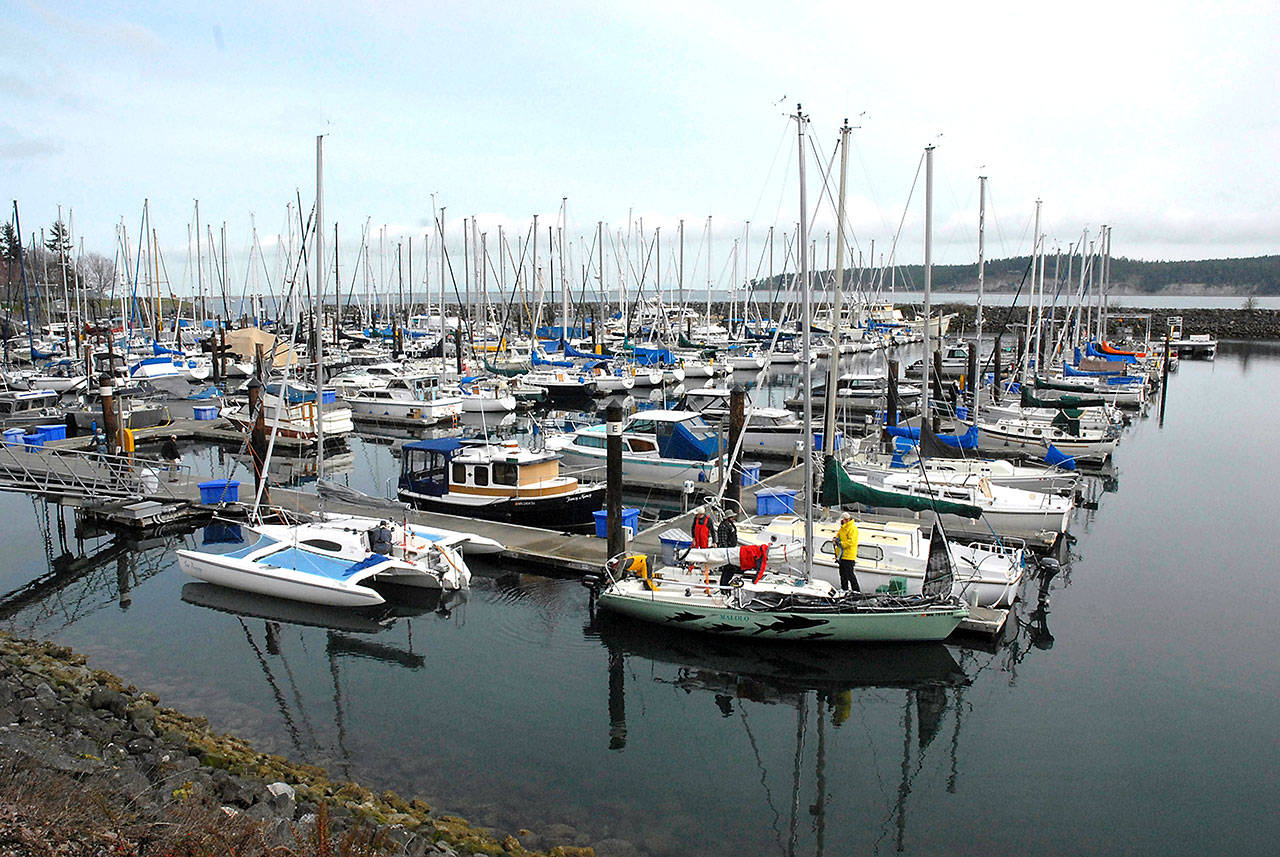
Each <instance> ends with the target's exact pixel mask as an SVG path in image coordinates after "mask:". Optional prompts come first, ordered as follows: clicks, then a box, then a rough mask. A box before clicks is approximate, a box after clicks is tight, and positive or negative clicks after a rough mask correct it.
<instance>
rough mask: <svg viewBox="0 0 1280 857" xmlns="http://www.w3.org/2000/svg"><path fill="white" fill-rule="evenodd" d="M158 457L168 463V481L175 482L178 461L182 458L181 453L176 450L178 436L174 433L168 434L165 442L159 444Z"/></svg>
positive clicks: (176, 479)
mask: <svg viewBox="0 0 1280 857" xmlns="http://www.w3.org/2000/svg"><path fill="white" fill-rule="evenodd" d="M160 457H161V458H163V459H164V461H165V464H166V465H168V468H169V481H170V482H177V481H178V463H179V462H180V461H181V460H182V453H181V452H179V451H178V436H177V435H176V434H171V435H169V437H168V438H166V439H165V442H164V443H162V444H160Z"/></svg>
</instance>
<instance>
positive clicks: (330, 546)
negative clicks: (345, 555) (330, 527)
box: [302, 539, 342, 553]
mask: <svg viewBox="0 0 1280 857" xmlns="http://www.w3.org/2000/svg"><path fill="white" fill-rule="evenodd" d="M302 544H304V545H306V546H307V547H309V548H315V549H316V550H321V551H329V552H330V553H338V552H339V551H341V550H342V545H340V544H338V543H337V542H333V541H330V540H329V539H303V540H302Z"/></svg>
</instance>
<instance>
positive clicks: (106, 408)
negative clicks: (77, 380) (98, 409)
mask: <svg viewBox="0 0 1280 857" xmlns="http://www.w3.org/2000/svg"><path fill="white" fill-rule="evenodd" d="M113 384H114V382H113V381H112V379H111V373H110V372H103V373H102V377H101V379H100V380H99V382H98V397H99V398H100V399H101V400H102V433H103V434H104V435H106V438H107V452H108V454H112V455H114V454H115V451H116V441H117V433H118V427H117V425H116V403H115V398H116V397H115V395H114V393H113V391H112V385H113Z"/></svg>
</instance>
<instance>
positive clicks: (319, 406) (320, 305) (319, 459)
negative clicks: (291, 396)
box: [223, 134, 325, 482]
mask: <svg viewBox="0 0 1280 857" xmlns="http://www.w3.org/2000/svg"><path fill="white" fill-rule="evenodd" d="M315 237H316V248H315V257H316V287H315V289H314V291H315V296H316V306H315V316H316V317H315V323H314V324H313V325H312V327H313V328H314V329H315V336H316V353H315V361H316V481H317V482H318V481H319V480H321V479H324V268H325V264H324V261H325V260H324V135H323V134H318V135H316V225H315ZM225 260H226V257H225V256H224V257H223V264H224V266H225V264H226V261H225ZM283 396H284V392H283V390H282V391H281V405H282V406H283V404H284V400H283Z"/></svg>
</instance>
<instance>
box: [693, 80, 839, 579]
mask: <svg viewBox="0 0 1280 857" xmlns="http://www.w3.org/2000/svg"><path fill="white" fill-rule="evenodd" d="M795 119H796V141H797V144H798V147H799V150H800V240H799V242H797V244H798V249H799V250H800V295H801V307H800V324H801V327H800V330H801V334H800V343H801V350H802V352H803V353H802V354H801V359H802V360H803V361H804V391H805V394H804V493H803V495H802V496H803V497H804V546H805V551H804V576H805V578H806V579H807V578H811V577H812V576H813V397H812V396H811V395H810V394H809V393H810V390H811V389H812V386H813V378H812V375H813V366H812V365H811V364H810V363H809V348H810V342H809V339H810V337H809V313H810V311H811V309H812V307H811V306H810V297H809V220H808V211H809V203H808V200H807V198H806V195H805V179H804V132H805V123H806V121H807V119H806V117H805V115H804V113H803V112H801V110H800V105H799V104H797V105H796V116H795ZM709 223H710V218H708V224H709Z"/></svg>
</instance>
